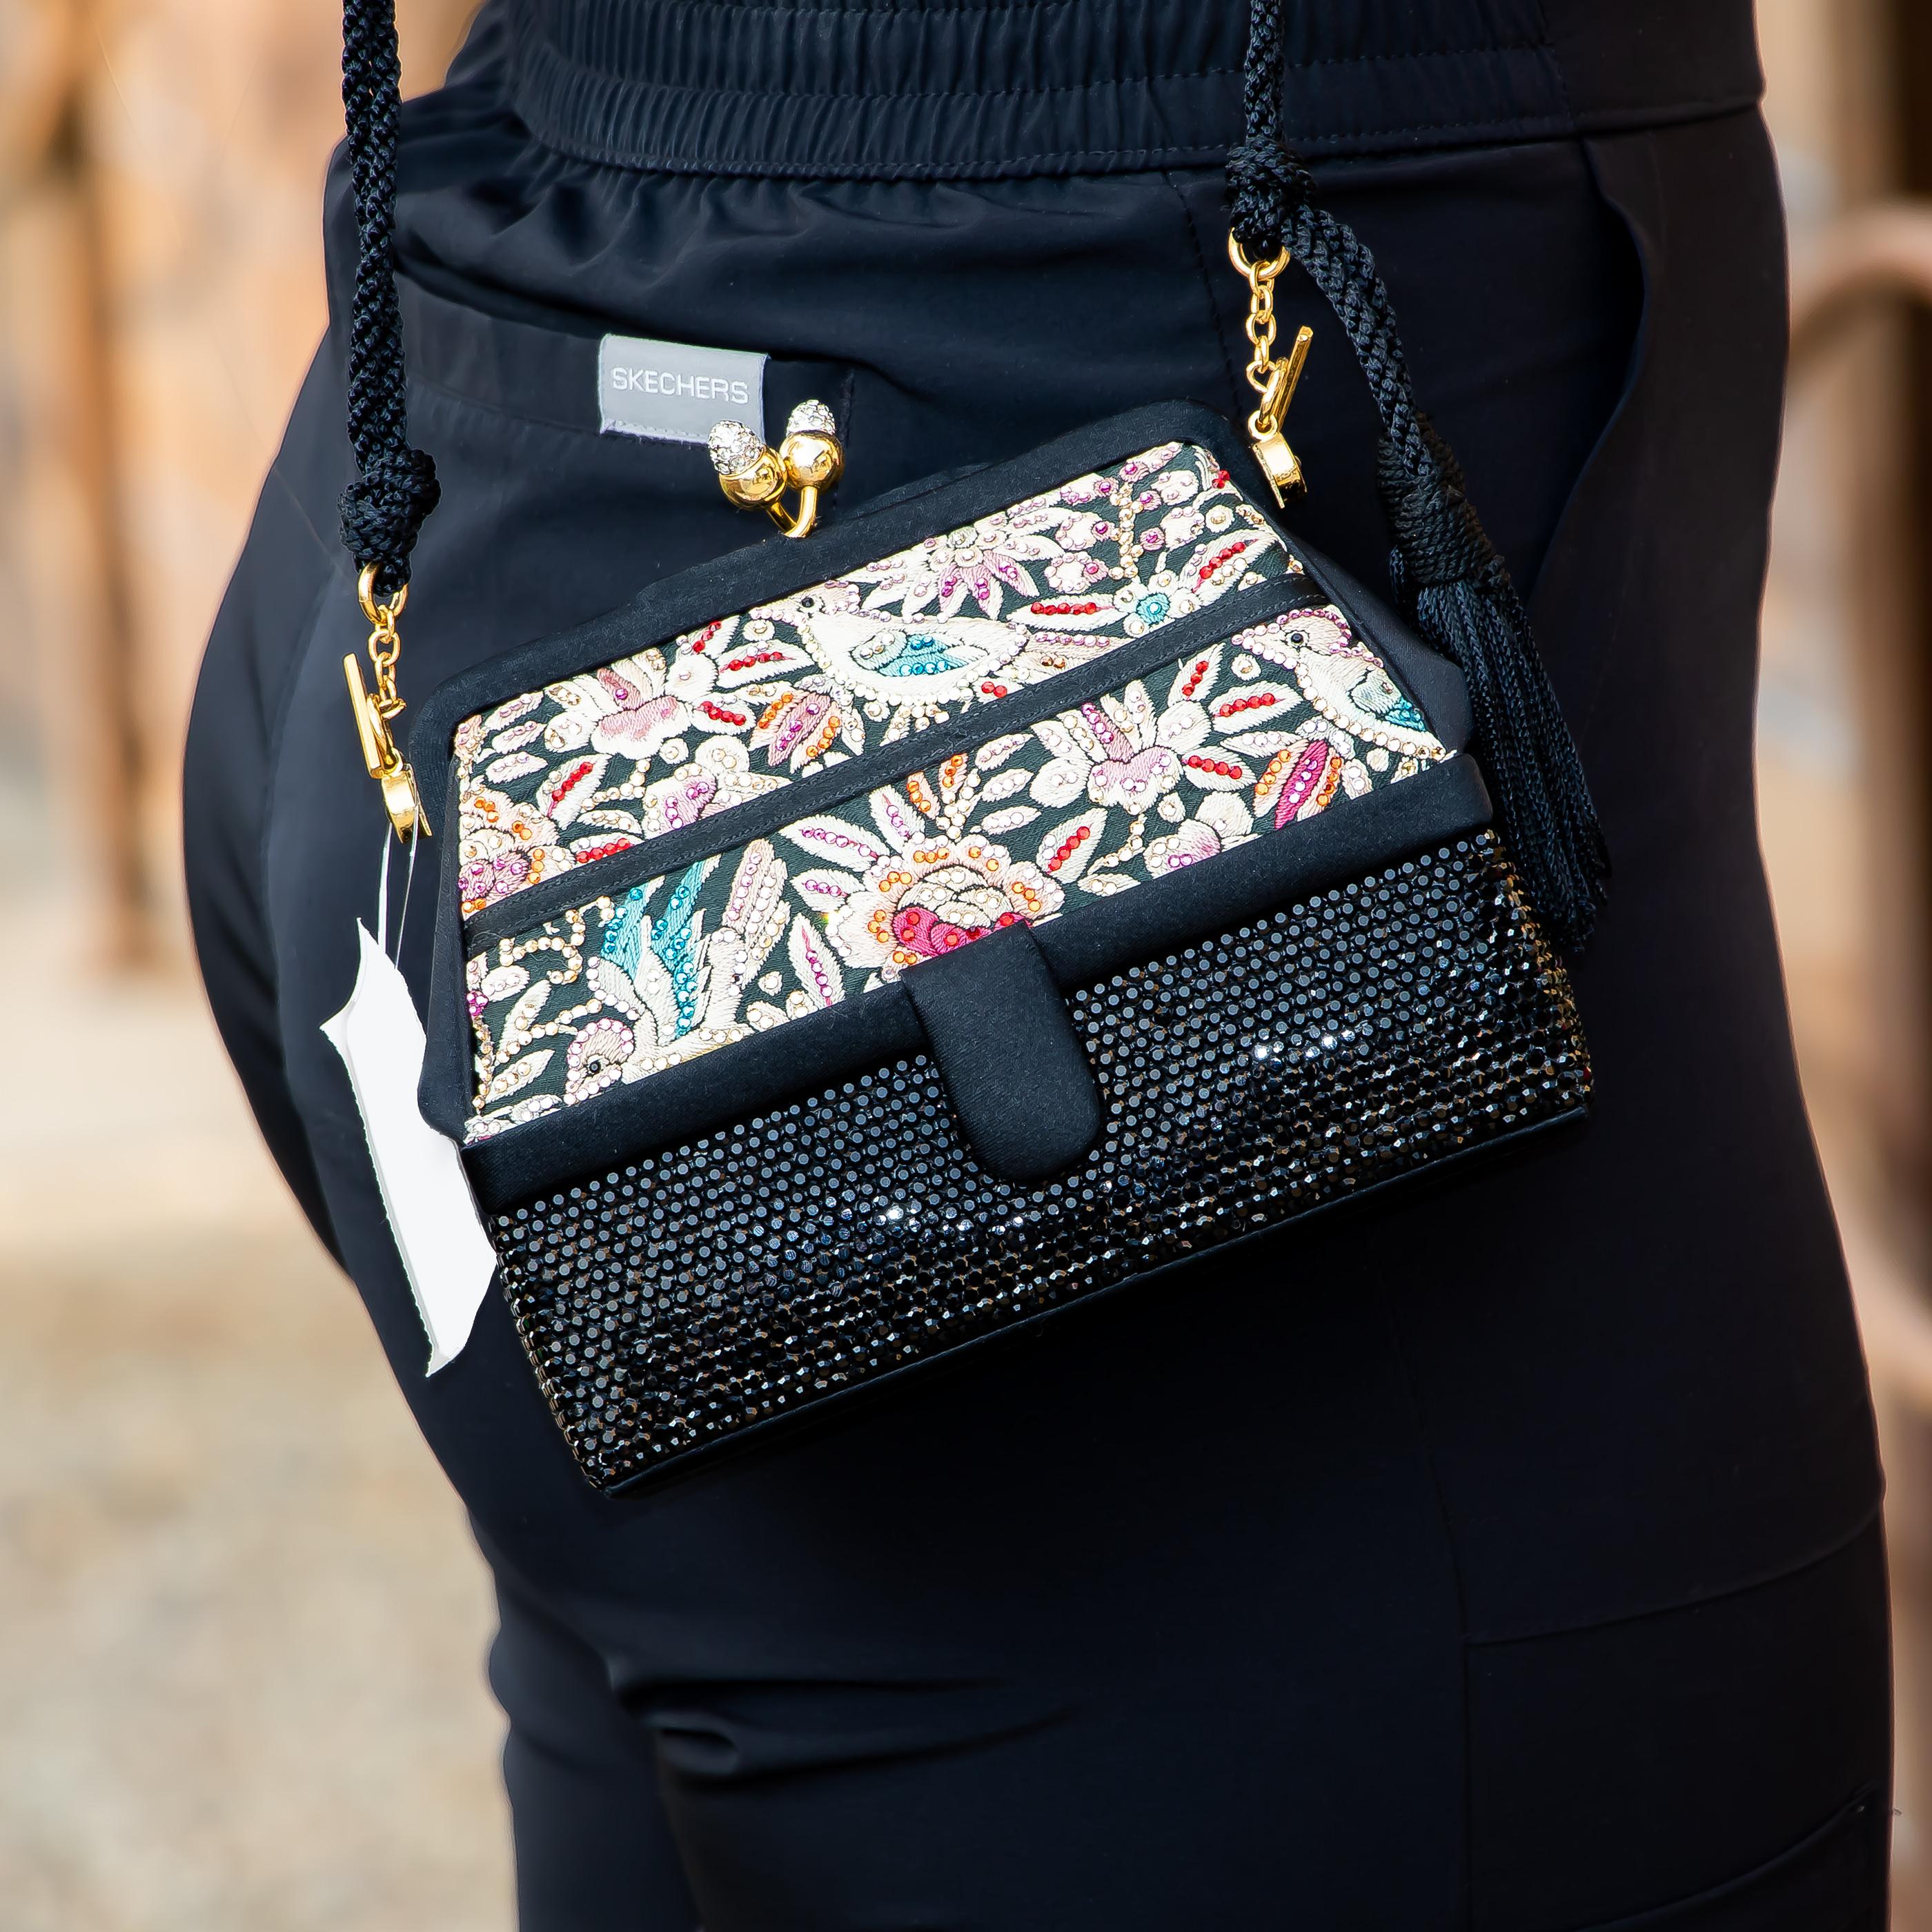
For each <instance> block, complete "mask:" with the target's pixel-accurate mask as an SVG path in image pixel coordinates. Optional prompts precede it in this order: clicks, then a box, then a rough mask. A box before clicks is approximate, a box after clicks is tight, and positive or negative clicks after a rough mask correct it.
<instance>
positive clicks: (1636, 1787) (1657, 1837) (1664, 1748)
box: [1469, 1523, 1891, 1932]
mask: <svg viewBox="0 0 1932 1932" xmlns="http://www.w3.org/2000/svg"><path fill="white" fill-rule="evenodd" d="M1889 1675H1890V1673H1889V1668H1888V1652H1887V1638H1886V1603H1885V1556H1884V1547H1883V1543H1882V1538H1881V1533H1880V1531H1879V1526H1878V1525H1877V1524H1876V1523H1873V1524H1872V1525H1871V1526H1870V1527H1869V1528H1868V1529H1866V1530H1864V1531H1863V1532H1861V1534H1860V1535H1858V1537H1857V1538H1855V1539H1854V1541H1852V1542H1851V1543H1850V1544H1847V1545H1846V1546H1845V1547H1843V1548H1841V1549H1840V1550H1837V1551H1835V1552H1833V1553H1831V1554H1829V1555H1828V1556H1825V1557H1823V1558H1821V1559H1818V1560H1817V1561H1816V1562H1812V1563H1810V1564H1808V1565H1806V1566H1805V1567H1804V1568H1802V1569H1800V1570H1798V1571H1793V1572H1792V1573H1790V1574H1786V1575H1784V1576H1782V1577H1778V1578H1776V1579H1775V1580H1772V1581H1770V1582H1769V1583H1762V1584H1759V1585H1757V1586H1754V1587H1753V1588H1751V1589H1746V1590H1742V1591H1738V1592H1733V1593H1731V1594H1730V1595H1725V1596H1724V1597H1721V1598H1716V1599H1714V1600H1712V1601H1709V1602H1705V1603H1700V1604H1692V1605H1689V1606H1686V1607H1684V1608H1682V1609H1679V1610H1670V1611H1666V1612H1664V1613H1659V1614H1656V1615H1653V1616H1642V1617H1635V1618H1631V1619H1625V1620H1622V1621H1621V1622H1616V1623H1613V1624H1607V1625H1595V1626H1592V1627H1590V1628H1585V1629H1571V1630H1564V1631H1555V1632H1552V1633H1550V1634H1547V1635H1544V1636H1538V1637H1526V1638H1519V1639H1511V1640H1508V1641H1499V1642H1494V1643H1477V1644H1475V1645H1474V1646H1472V1650H1471V1653H1470V1664H1469V1725H1470V1805H1471V1820H1470V1823H1471V1845H1470V1859H1471V1879H1472V1891H1473V1897H1474V1903H1475V1910H1474V1914H1473V1920H1474V1924H1475V1927H1476V1928H1477V1932H1581V1928H1595V1929H1596V1932H1610V1928H1612V1927H1615V1928H1618V1932H1622V1928H1624V1927H1630V1928H1631V1932H1636V1928H1638V1927H1645V1928H1648V1927H1651V1926H1652V1925H1655V1927H1657V1928H1658V1932H1679V1928H1680V1927H1681V1928H1682V1932H1703V1929H1704V1928H1705V1927H1709V1928H1711V1932H1728V1928H1730V1927H1733V1926H1735V1927H1739V1928H1745V1927H1749V1928H1750V1932H1784V1928H1786V1927H1790V1932H1850V1928H1852V1927H1858V1928H1862V1927H1864V1924H1866V1923H1867V1921H1868V1920H1869V1921H1870V1922H1871V1923H1873V1924H1876V1923H1877V1922H1878V1921H1876V1919H1872V1918H1871V1917H1870V1915H1871V1914H1872V1913H1873V1912H1874V1911H1875V1910H1876V1906H1877V1903H1878V1902H1879V1901H1880V1900H1882V1897H1883V1892H1884V1884H1883V1866H1884V1846H1885V1841H1886V1838H1887V1835H1888V1834H1887V1832H1886V1829H1885V1828H1886V1826H1887V1823H1888V1808H1887V1802H1886V1796H1885V1794H1886V1793H1887V1792H1888V1788H1889V1775H1888V1764H1889V1757H1890V1748H1891V1735H1890V1728H1891V1727H1890V1684H1889ZM1820 1820H1833V1821H1834V1822H1833V1823H1831V1824H1829V1825H1826V1826H1823V1827H1821V1826H1820Z"/></svg>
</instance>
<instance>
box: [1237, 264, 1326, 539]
mask: <svg viewBox="0 0 1932 1932" xmlns="http://www.w3.org/2000/svg"><path fill="white" fill-rule="evenodd" d="M1228 259H1229V261H1231V262H1232V263H1234V265H1235V267H1236V269H1238V270H1239V271H1240V272H1241V274H1242V275H1244V276H1245V277H1246V278H1247V284H1248V320H1247V336H1248V341H1249V344H1250V347H1252V348H1253V351H1254V353H1253V355H1252V356H1250V358H1249V359H1248V368H1247V377H1248V383H1249V385H1250V387H1251V388H1252V389H1253V390H1254V392H1255V394H1256V395H1257V396H1258V397H1259V398H1260V399H1261V400H1260V404H1259V407H1257V408H1256V410H1255V411H1254V413H1253V414H1252V415H1251V416H1250V417H1249V418H1248V435H1249V437H1250V439H1251V440H1253V444H1254V449H1255V460H1256V462H1257V463H1259V464H1260V465H1261V466H1262V475H1264V476H1265V477H1266V478H1268V487H1269V488H1270V489H1271V490H1273V491H1274V500H1275V502H1276V503H1277V505H1286V502H1287V501H1288V499H1289V497H1290V496H1297V495H1299V494H1300V493H1301V491H1302V490H1304V489H1306V488H1307V478H1304V476H1303V475H1302V473H1301V458H1298V456H1297V455H1295V452H1294V451H1293V450H1292V449H1290V448H1289V446H1288V438H1287V437H1286V436H1284V435H1283V434H1282V428H1281V426H1282V423H1283V420H1284V419H1286V416H1287V415H1288V408H1289V404H1291V403H1292V402H1293V401H1295V386H1296V385H1297V384H1298V383H1300V381H1301V372H1302V370H1303V369H1304V368H1305V367H1306V366H1307V362H1308V350H1309V345H1310V344H1311V343H1313V341H1314V340H1315V332H1314V330H1313V329H1301V330H1299V331H1298V332H1297V333H1296V335H1295V341H1294V344H1293V345H1292V347H1290V349H1289V352H1288V354H1287V356H1286V357H1284V358H1283V359H1280V360H1277V358H1276V356H1275V353H1274V338H1275V317H1274V285H1275V282H1276V281H1277V278H1279V277H1280V275H1281V272H1282V271H1283V269H1286V267H1287V266H1288V264H1289V253H1288V251H1287V250H1286V248H1284V249H1283V250H1282V251H1281V252H1280V254H1277V256H1275V257H1274V258H1273V260H1269V261H1265V262H1254V261H1250V260H1249V259H1248V253H1247V250H1246V249H1245V248H1243V247H1242V246H1241V242H1239V240H1238V239H1237V238H1236V237H1235V236H1232V235H1230V236H1229V237H1228Z"/></svg>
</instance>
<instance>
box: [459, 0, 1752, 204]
mask: <svg viewBox="0 0 1932 1932" xmlns="http://www.w3.org/2000/svg"><path fill="white" fill-rule="evenodd" d="M493 13H499V17H500V21H501V25H502V28H504V29H505V31H506V36H507V39H508V46H509V48H510V52H509V55H508V61H507V63H506V66H507V80H508V90H509V96H510V98H511V101H513V102H514V105H515V107H516V110H517V113H518V114H519V115H520V116H521V117H522V118H523V120H525V121H526V122H527V123H528V124H529V126H530V127H532V129H534V130H535V131H536V132H537V133H538V136H539V137H540V138H541V139H543V140H544V142H547V144H548V145H550V146H552V147H554V148H558V149H559V150H562V151H566V152H568V153H571V154H578V155H581V156H583V157H586V158H588V159H591V160H600V161H608V162H616V163H622V164H625V165H628V166H636V167H646V168H655V169H666V170H679V171H690V172H698V173H709V174H730V173H758V174H782V173H787V172H790V173H799V174H807V175H820V176H823V175H857V176H862V177H871V178H880V177H883V176H886V175H901V176H916V177H922V178H945V177H950V176H956V175H982V176H983V175H992V174H1000V173H1006V174H1064V173H1073V172H1082V173H1091V172H1099V171H1101V170H1103V169H1133V168H1155V167H1184V166H1200V165H1202V164H1204V163H1218V162H1219V161H1220V160H1221V159H1222V158H1223V155H1224V154H1225V153H1226V150H1227V148H1228V145H1229V142H1231V141H1232V140H1233V139H1234V138H1235V130H1236V128H1237V127H1238V124H1239V118H1240V116H1239V100H1240V75H1241V48H1242V37H1243V34H1244V30H1245V28H1246V25H1247V22H1246V8H1245V6H1244V5H1241V4H1238V0H1082V4H1081V5H1077V6H1067V5H1045V6H1020V7H1016V6H1013V5H1002V4H1000V0H963V4H955V5H949V6H945V7H920V6H910V7H907V6H891V7H880V6H878V5H871V4H862V0H806V4H804V5H796V6H793V7H788V8H784V9H781V10H774V11H773V13H772V14H771V15H770V16H768V17H767V18H766V20H763V21H762V22H761V23H760V31H755V32H754V31H747V28H746V26H745V20H744V13H745V9H744V8H743V7H742V5H739V4H738V0H508V4H507V5H505V4H502V0H499V7H498V8H497V9H494V10H493ZM1286 55H1287V74H1286V80H1285V85H1284V87H1283V100H1284V105H1285V107H1286V113H1287V115H1288V120H1289V125H1290V126H1291V127H1293V128H1294V129H1295V139H1296V143H1297V145H1298V146H1300V147H1301V148H1304V150H1305V151H1307V152H1309V153H1311V154H1373V153H1378V152H1388V151H1400V150H1405V149H1413V148H1426V147H1457V146H1469V145H1475V144H1476V143H1478V142H1493V141H1508V140H1528V139H1548V138H1551V137H1554V136H1565V135H1575V134H1579V133H1589V132H1594V131H1601V130H1607V129H1610V128H1613V127H1631V126H1658V125H1661V124H1664V123H1666V122H1670V121H1684V120H1695V119H1697V118H1703V117H1705V116H1708V115H1712V114H1713V113H1722V112H1724V111H1725V110H1727V109H1736V108H1740V107H1748V106H1749V105H1750V104H1751V103H1752V102H1754V101H1756V100H1757V97H1758V92H1759V89H1760V75H1759V72H1758V66H1757V47H1756V43H1755V40H1754V35H1753V31H1752V22H1751V5H1750V0H1701V4H1700V5H1697V7H1692V8H1688V9H1687V8H1685V7H1682V5H1676V4H1673V0H1349V4H1348V5H1337V6H1316V7H1304V6H1299V5H1298V6H1296V7H1293V8H1292V10H1291V13H1290V16H1289V22H1288V27H1287V34H1286Z"/></svg>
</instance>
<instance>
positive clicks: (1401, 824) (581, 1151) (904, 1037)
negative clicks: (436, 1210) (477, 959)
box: [420, 757, 1493, 1211]
mask: <svg viewBox="0 0 1932 1932" xmlns="http://www.w3.org/2000/svg"><path fill="white" fill-rule="evenodd" d="M1492 816H1493V814H1492V812H1491V810H1490V795H1489V792H1488V790H1487V787H1485V786H1484V783H1483V778H1482V774H1481V772H1480V771H1479V770H1478V769H1477V767H1476V765H1475V761H1474V760H1472V759H1469V758H1466V757H1458V758H1452V759H1451V760H1449V761H1448V763H1446V764H1442V765H1439V766H1436V768H1435V769H1433V770H1431V771H1427V772H1418V774H1417V775H1416V776H1415V777H1414V778H1409V779H1406V780H1405V781H1403V783H1402V784H1399V785H1391V786H1388V787H1385V788H1384V789H1383V790H1380V791H1377V792H1372V793H1370V795H1369V796H1367V797H1366V798H1362V799H1353V800H1351V801H1350V802H1349V805H1348V808H1347V809H1346V811H1344V810H1340V809H1338V808H1334V807H1331V808H1330V809H1329V810H1328V811H1325V812H1324V813H1322V815H1321V816H1320V817H1319V818H1313V819H1310V820H1307V822H1306V823H1298V824H1295V825H1292V826H1286V827H1284V828H1283V830H1281V831H1280V832H1277V833H1275V834H1274V835H1272V836H1270V837H1267V838H1256V839H1253V840H1251V841H1250V842H1249V843H1248V844H1245V845H1238V846H1237V847H1235V849H1234V850H1232V852H1220V853H1216V854H1215V856H1214V857H1213V858H1211V859H1202V861H1201V862H1199V863H1198V864H1196V865H1190V866H1188V867H1187V868H1185V869H1184V871H1180V872H1176V873H1172V874H1169V876H1168V877H1166V878H1164V879H1160V880H1153V881H1151V882H1150V883H1148V884H1145V885H1143V886H1138V887H1136V889H1135V890H1134V891H1133V892H1131V893H1126V892H1122V893H1117V894H1115V895H1112V897H1110V898H1104V899H1102V900H1100V901H1097V903H1094V904H1089V905H1084V906H1082V907H1079V917H1078V918H1065V917H1063V918H1060V919H1053V920H1052V921H1050V922H1049V923H1048V924H1046V925H1045V926H1042V927H1040V929H1039V930H1038V932H1036V933H1035V934H1034V941H1035V944H1037V947H1038V948H1039V950H1040V955H1041V956H1042V958H1043V959H1044V960H1045V961H1046V965H1047V968H1048V970H1049V972H1050V973H1051V974H1052V977H1053V983H1054V984H1055V986H1057V987H1058V988H1059V989H1060V990H1061V992H1073V991H1074V990H1076V989H1078V988H1079V987H1082V986H1092V985H1093V984H1094V983H1095V982H1096V981H1097V980H1102V979H1104V978H1105V977H1106V975H1107V974H1109V973H1117V972H1119V971H1121V970H1122V968H1125V967H1128V966H1133V965H1142V964H1144V963H1145V962H1146V961H1147V960H1148V959H1151V958H1153V957H1155V956H1157V955H1159V954H1160V953H1166V952H1169V951H1172V950H1173V949H1174V948H1175V947H1180V946H1190V945H1192V944H1194V943H1195V942H1196V941H1197V940H1202V939H1205V938H1208V937H1209V936H1210V935H1213V934H1215V933H1220V932H1232V931H1234V930H1235V929H1236V928H1237V927H1238V926H1241V924H1242V923H1243V922H1244V921H1246V920H1248V919H1253V918H1254V917H1255V916H1256V915H1257V914H1259V913H1265V912H1272V911H1274V910H1275V909H1276V908H1277V907H1280V906H1284V905H1289V904H1295V902H1297V901H1300V900H1301V899H1304V898H1307V897H1309V896H1310V895H1312V894H1313V893H1316V892H1326V891H1329V890H1331V889H1333V888H1334V887H1335V886H1340V885H1343V884H1346V883H1347V882H1348V881H1349V880H1351V879H1360V878H1363V877H1367V875H1368V874H1370V873H1372V872H1374V871H1378V870H1379V869H1380V868H1382V867H1384V866H1387V865H1393V864H1394V863H1396V862H1398V861H1400V860H1401V859H1406V858H1408V857H1410V856H1412V855H1413V854H1414V853H1418V852H1421V851H1424V850H1428V849H1430V848H1432V847H1438V846H1441V845H1443V844H1448V843H1451V842H1452V841H1454V840H1456V839H1457V838H1462V837H1463V836H1464V835H1466V834H1467V833H1469V832H1473V831H1475V830H1477V829H1479V828H1481V826H1486V825H1487V824H1488V823H1490V819H1491V817H1492ZM460 931H461V922H460V919H459V917H458V900H457V897H456V894H455V891H454V889H453V886H452V881H451V880H449V879H446V880H445V881H444V883H443V896H442V902H441V905H440V909H439V911H438V913H437V934H436V942H435V951H434V966H435V970H434V980H433V983H432V985H431V989H430V995H429V1022H428V1034H429V1052H428V1058H426V1060H425V1063H424V1067H423V1078H422V1089H421V1093H420V1100H421V1103H422V1112H423V1117H424V1118H425V1120H427V1121H429V1122H430V1124H431V1125H432V1126H434V1127H439V1128H440V1129H441V1130H443V1132H444V1133H446V1134H449V1135H450V1136H452V1138H459V1137H460V1136H461V1134H462V1132H463V1122H464V1121H465V1119H466V1118H467V1116H468V1115H469V1106H470V1097H471V1082H470V1079H469V1013H468V1011H467V1010H466V1007H464V1005H463V998H462V986H463V979H462V962H463V953H464V942H463V941H462V939H461V938H460ZM921 1045H922V1035H921V1034H920V1031H919V1026H918V1024H917V1022H916V1019H914V1018H913V1014H912V1012H911V1010H910V1007H908V1006H907V1002H906V996H905V991H904V987H903V986H897V985H895V986H878V987H874V989H872V990H871V992H867V993H861V994H859V995H856V996H855V997H853V998H850V999H847V1000H842V1001H840V1002H839V1003H838V1004H837V1005H836V1006H833V1007H827V1008H826V1009H825V1010H823V1011H822V1012H819V1013H809V1014H807V1015H806V1016H805V1017H804V1018H803V1019H796V1020H793V1021H790V1022H787V1025H785V1027H784V1029H783V1031H781V1032H778V1033H775V1034H772V1035H769V1036H765V1035H757V1034H754V1036H752V1037H751V1038H749V1039H748V1040H739V1041H736V1042H734V1043H733V1044H732V1045H730V1046H722V1047H719V1048H718V1049H715V1051H714V1052H711V1053H709V1054H706V1055H704V1056H703V1058H702V1059H699V1060H692V1061H685V1063H684V1064H682V1065H680V1066H677V1067H666V1068H664V1070H662V1071H661V1072H660V1073H654V1074H653V1075H652V1076H651V1078H650V1081H649V1084H648V1085H643V1084H639V1085H619V1086H616V1087H613V1088H608V1089H607V1090H606V1091H604V1092H603V1093H601V1094H595V1095H594V1096H592V1097H591V1098H590V1099H589V1100H582V1101H580V1102H578V1103H577V1105H576V1106H574V1107H573V1108H571V1109H569V1110H568V1112H565V1113H564V1114H562V1115H555V1114H552V1115H548V1116H547V1117H545V1118H543V1119H541V1120H539V1121H531V1122H529V1123H528V1124H526V1125H525V1126H523V1127H511V1128H508V1129H507V1130H505V1131H504V1132H502V1133H499V1134H496V1135H494V1136H492V1137H491V1138H490V1139H487V1140H484V1141H480V1142H478V1143H477V1144H476V1145H475V1146H474V1147H472V1148H468V1149H467V1150H466V1151H465V1153H464V1155H463V1160H464V1163H465V1164H466V1166H467V1168H468V1169H469V1178H470V1183H471V1185H472V1187H474V1188H475V1190H476V1196H477V1199H478V1200H479V1201H481V1202H482V1203H483V1205H484V1207H485V1208H488V1209H490V1210H491V1211H495V1210H497V1209H499V1208H503V1207H505V1206H507V1205H511V1204H513V1203H514V1202H518V1201H523V1200H527V1199H529V1196H532V1194H535V1193H541V1191H542V1190H544V1189H546V1188H550V1187H561V1186H562V1185H564V1184H566V1183H568V1181H571V1180H572V1179H573V1178H576V1177H577V1176H580V1175H583V1174H586V1173H588V1172H592V1171H593V1170H595V1171H601V1170H603V1169H607V1168H609V1167H611V1166H618V1165H621V1164H622V1163H623V1162H625V1160H632V1159H634V1158H636V1157H637V1156H639V1155H640V1154H653V1153H655V1152H657V1151H659V1150H660V1149H661V1148H667V1147H676V1146H677V1145H679V1144H680V1143H681V1142H685V1141H688V1140H691V1139H695V1138H696V1137H697V1136H698V1135H700V1134H706V1133H712V1132H713V1131H714V1130H716V1129H717V1128H719V1127H728V1126H729V1125H730V1124H731V1123H732V1122H733V1121H734V1120H742V1118H745V1116H746V1115H750V1114H753V1113H760V1112H767V1111H769V1109H772V1108H774V1107H778V1106H784V1105H786V1104H787V1103H789V1102H790V1101H793V1100H800V1099H802V1098H803V1097H805V1095H806V1094H811V1093H815V1092H817V1091H818V1090H819V1089H820V1088H823V1087H828V1086H830V1085H833V1084H835V1082H838V1081H841V1080H849V1079H851V1078H852V1077H853V1075H855V1074H858V1073H869V1072H871V1070H874V1069H875V1068H877V1067H882V1066H884V1065H886V1064H888V1063H889V1062H890V1061H893V1060H895V1059H896V1058H898V1057H899V1056H900V1055H904V1054H907V1053H916V1052H919V1050H920V1047H921Z"/></svg>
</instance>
